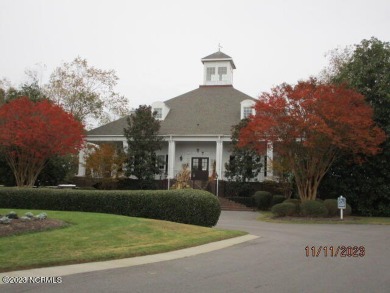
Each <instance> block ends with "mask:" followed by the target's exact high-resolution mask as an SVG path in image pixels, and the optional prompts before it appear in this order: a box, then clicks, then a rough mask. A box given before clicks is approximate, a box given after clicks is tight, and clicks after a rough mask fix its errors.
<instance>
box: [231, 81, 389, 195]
mask: <svg viewBox="0 0 390 293" xmlns="http://www.w3.org/2000/svg"><path fill="white" fill-rule="evenodd" d="M255 110H256V114H255V115H254V116H252V117H251V119H250V121H249V123H248V125H247V126H246V127H244V128H243V129H242V130H241V132H240V142H239V145H240V146H242V147H245V146H248V145H251V147H253V148H255V149H256V150H257V151H258V152H259V153H264V152H265V151H266V149H265V148H266V147H265V146H266V143H268V142H272V143H273V145H274V150H275V151H276V152H277V153H278V154H279V155H280V156H284V157H285V158H286V160H287V161H288V165H289V166H290V167H291V170H292V172H293V174H294V177H295V182H296V185H297V189H298V193H299V196H300V198H301V199H302V200H314V199H316V196H317V189H318V186H319V184H320V182H321V180H322V179H323V177H324V175H325V174H326V173H327V171H328V170H329V168H330V166H331V165H332V164H333V162H334V161H335V159H336V158H337V156H339V155H340V154H341V153H345V152H349V153H352V154H354V155H355V157H356V158H358V157H359V155H360V154H365V155H375V154H377V153H378V152H380V148H379V145H380V144H381V143H382V142H383V141H384V140H385V137H386V135H385V133H384V132H383V130H382V129H380V128H379V127H377V126H376V124H375V122H374V121H373V119H372V116H373V110H372V108H371V107H370V106H369V105H368V104H367V103H366V102H365V98H364V96H363V95H362V94H360V93H358V92H356V91H354V90H352V89H349V88H347V87H346V86H344V85H333V84H322V83H320V82H318V81H317V80H315V79H310V80H307V81H301V82H298V84H296V85H294V86H293V85H289V84H282V85H279V86H277V87H275V88H273V89H272V90H271V92H269V93H263V94H262V95H261V96H260V98H259V100H258V101H257V102H256V105H255ZM264 142H266V143H264Z"/></svg>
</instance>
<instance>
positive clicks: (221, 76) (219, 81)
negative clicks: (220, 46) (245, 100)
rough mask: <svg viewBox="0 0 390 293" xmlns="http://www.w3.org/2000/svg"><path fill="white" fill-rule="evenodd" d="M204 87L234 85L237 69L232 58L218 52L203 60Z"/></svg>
mask: <svg viewBox="0 0 390 293" xmlns="http://www.w3.org/2000/svg"><path fill="white" fill-rule="evenodd" d="M201 61H202V63H203V66H204V71H203V85H232V84H233V69H236V66H235V65H234V62H233V59H232V57H230V56H228V55H226V54H225V53H222V52H221V51H218V52H216V53H214V54H211V55H209V56H206V57H204V58H202V59H201Z"/></svg>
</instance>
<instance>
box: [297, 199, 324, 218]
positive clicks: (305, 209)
mask: <svg viewBox="0 0 390 293" xmlns="http://www.w3.org/2000/svg"><path fill="white" fill-rule="evenodd" d="M300 210H301V215H302V216H304V217H326V216H327V215H328V209H327V208H326V206H325V205H324V203H323V202H322V201H318V200H306V201H304V202H302V203H301V205H300Z"/></svg>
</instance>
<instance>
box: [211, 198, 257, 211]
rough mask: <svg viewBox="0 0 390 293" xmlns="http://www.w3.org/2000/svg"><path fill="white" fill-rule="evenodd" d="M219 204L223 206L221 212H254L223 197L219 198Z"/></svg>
mask: <svg viewBox="0 0 390 293" xmlns="http://www.w3.org/2000/svg"><path fill="white" fill-rule="evenodd" d="M218 199H219V204H220V205H221V210H223V211H251V212H253V209H252V208H248V207H247V206H245V205H243V204H240V203H237V202H234V201H231V200H228V199H226V198H223V197H218Z"/></svg>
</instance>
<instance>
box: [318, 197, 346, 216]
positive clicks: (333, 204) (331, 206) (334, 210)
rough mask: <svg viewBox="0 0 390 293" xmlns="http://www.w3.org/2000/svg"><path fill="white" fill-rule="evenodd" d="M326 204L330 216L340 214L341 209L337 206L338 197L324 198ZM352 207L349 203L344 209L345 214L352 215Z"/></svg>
mask: <svg viewBox="0 0 390 293" xmlns="http://www.w3.org/2000/svg"><path fill="white" fill-rule="evenodd" d="M324 205H325V206H326V208H327V209H328V216H329V217H336V216H339V215H340V209H339V208H338V207H337V199H326V200H324ZM351 212H352V209H351V206H350V205H349V204H347V208H346V209H344V212H343V214H344V216H349V215H351Z"/></svg>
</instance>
